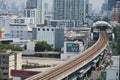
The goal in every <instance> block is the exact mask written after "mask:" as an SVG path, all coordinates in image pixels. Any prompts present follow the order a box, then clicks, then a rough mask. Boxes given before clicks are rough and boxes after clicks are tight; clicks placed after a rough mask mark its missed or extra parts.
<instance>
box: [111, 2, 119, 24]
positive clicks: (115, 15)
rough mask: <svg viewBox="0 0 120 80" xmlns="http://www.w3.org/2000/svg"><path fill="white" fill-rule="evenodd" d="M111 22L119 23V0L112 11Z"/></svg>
mask: <svg viewBox="0 0 120 80" xmlns="http://www.w3.org/2000/svg"><path fill="white" fill-rule="evenodd" d="M112 21H115V22H118V23H120V0H117V3H116V5H115V6H114V7H113V9H112Z"/></svg>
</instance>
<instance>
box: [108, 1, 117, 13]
mask: <svg viewBox="0 0 120 80" xmlns="http://www.w3.org/2000/svg"><path fill="white" fill-rule="evenodd" d="M116 2H117V0H108V11H112V8H113V7H114V6H115V5H116Z"/></svg>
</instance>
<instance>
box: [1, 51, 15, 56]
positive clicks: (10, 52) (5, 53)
mask: <svg viewBox="0 0 120 80" xmlns="http://www.w3.org/2000/svg"><path fill="white" fill-rule="evenodd" d="M0 54H2V55H12V54H16V52H13V51H11V50H0Z"/></svg>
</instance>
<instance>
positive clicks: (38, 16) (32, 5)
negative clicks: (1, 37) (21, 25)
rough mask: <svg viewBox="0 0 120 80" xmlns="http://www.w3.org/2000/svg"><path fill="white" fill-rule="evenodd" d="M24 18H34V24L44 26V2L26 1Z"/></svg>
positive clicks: (42, 0) (38, 0)
mask: <svg viewBox="0 0 120 80" xmlns="http://www.w3.org/2000/svg"><path fill="white" fill-rule="evenodd" d="M24 14H25V17H34V19H35V20H34V21H36V24H44V0H27V2H26V9H25V12H24Z"/></svg>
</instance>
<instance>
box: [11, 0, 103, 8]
mask: <svg viewBox="0 0 120 80" xmlns="http://www.w3.org/2000/svg"><path fill="white" fill-rule="evenodd" d="M13 1H15V2H16V4H17V5H20V3H22V2H26V1H27V0H13ZM45 1H48V0H45ZM51 2H52V0H49V1H48V3H51ZM89 2H90V3H92V7H93V10H95V9H97V10H100V9H101V6H102V3H103V2H104V0H90V1H89Z"/></svg>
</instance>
